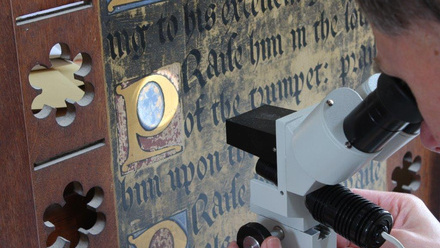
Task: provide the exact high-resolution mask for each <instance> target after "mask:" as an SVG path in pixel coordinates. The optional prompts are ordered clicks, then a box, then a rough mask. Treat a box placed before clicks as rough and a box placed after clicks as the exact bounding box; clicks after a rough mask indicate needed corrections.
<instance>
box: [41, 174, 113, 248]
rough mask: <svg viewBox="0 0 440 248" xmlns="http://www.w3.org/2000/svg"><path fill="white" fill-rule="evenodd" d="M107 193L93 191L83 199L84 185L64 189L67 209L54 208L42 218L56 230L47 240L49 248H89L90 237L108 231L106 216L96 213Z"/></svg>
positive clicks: (69, 186)
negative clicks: (104, 230)
mask: <svg viewBox="0 0 440 248" xmlns="http://www.w3.org/2000/svg"><path fill="white" fill-rule="evenodd" d="M103 196H104V193H103V191H102V189H101V188H100V187H94V188H92V189H90V190H89V191H88V192H87V195H86V196H83V189H82V185H81V184H80V183H79V182H72V183H70V184H69V185H67V186H66V188H65V189H64V193H63V197H64V200H65V204H64V206H61V205H60V204H57V203H55V204H52V205H50V206H49V207H47V208H46V211H45V212H44V215H43V221H44V224H45V225H46V226H47V227H49V228H51V229H54V230H53V231H52V232H51V233H50V234H49V236H48V238H47V240H46V246H47V247H49V248H64V247H69V248H86V247H88V243H89V241H88V235H89V234H91V235H98V234H99V233H101V232H102V230H103V229H104V227H105V215H104V214H103V213H101V212H97V211H96V210H97V208H98V207H99V206H100V205H101V203H102V201H103Z"/></svg>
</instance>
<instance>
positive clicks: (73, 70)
mask: <svg viewBox="0 0 440 248" xmlns="http://www.w3.org/2000/svg"><path fill="white" fill-rule="evenodd" d="M49 58H50V63H51V65H50V66H45V65H36V66H34V68H33V69H32V70H31V72H30V73H29V82H30V84H31V86H32V87H33V88H34V89H35V90H37V91H39V93H40V94H38V95H37V96H36V97H35V98H34V100H33V101H32V105H31V109H32V112H33V113H34V116H35V117H36V118H38V119H45V118H47V117H48V116H49V115H50V113H51V112H52V110H55V111H56V113H55V119H56V121H57V123H58V124H59V125H60V126H63V127H65V126H68V125H70V124H72V122H73V121H74V119H75V117H76V106H80V107H84V106H87V105H89V104H90V103H91V102H92V100H93V98H94V87H93V85H92V84H91V83H89V82H86V81H85V76H86V75H88V74H89V73H90V71H91V58H90V56H89V55H88V54H87V53H80V54H78V55H77V56H75V58H74V59H73V60H71V59H70V49H69V46H68V45H66V44H61V43H58V44H56V45H55V46H53V47H52V49H51V51H50V53H49Z"/></svg>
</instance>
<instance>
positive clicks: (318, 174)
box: [226, 74, 421, 248]
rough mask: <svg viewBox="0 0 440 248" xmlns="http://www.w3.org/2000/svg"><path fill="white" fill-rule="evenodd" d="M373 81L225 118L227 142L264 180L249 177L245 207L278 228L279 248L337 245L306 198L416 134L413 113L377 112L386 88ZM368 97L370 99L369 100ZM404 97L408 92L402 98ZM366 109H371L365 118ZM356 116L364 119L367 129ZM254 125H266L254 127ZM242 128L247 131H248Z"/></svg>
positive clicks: (416, 120)
mask: <svg viewBox="0 0 440 248" xmlns="http://www.w3.org/2000/svg"><path fill="white" fill-rule="evenodd" d="M383 78H385V77H382V80H385V79H383ZM378 80H379V75H378V74H376V75H373V76H372V77H371V78H370V79H369V80H367V81H366V82H365V83H363V84H362V85H361V86H360V87H359V88H358V89H357V90H356V91H355V90H352V89H349V88H338V89H336V90H333V91H332V92H330V93H329V94H328V95H327V96H326V97H325V98H324V99H323V100H322V101H321V102H320V103H318V104H316V105H313V106H310V107H308V108H305V109H303V110H300V111H297V112H293V113H290V112H289V111H284V110H282V109H280V108H278V107H272V106H264V107H262V108H261V109H257V110H253V111H250V112H249V113H246V114H243V116H238V117H234V118H231V119H230V120H229V121H227V123H226V127H227V139H228V143H229V144H232V145H234V146H236V147H238V148H240V149H243V150H245V151H247V152H250V153H252V154H254V155H256V156H257V157H259V158H260V160H259V162H258V163H257V167H256V170H257V173H258V174H260V175H261V176H262V177H264V178H266V179H268V180H258V179H253V180H251V182H250V188H251V190H250V192H251V196H250V207H251V210H252V211H253V212H255V213H257V214H258V215H259V219H258V222H259V223H261V224H263V226H265V227H266V228H267V229H269V230H272V229H273V228H274V227H276V226H277V227H280V228H281V229H282V230H283V232H284V239H283V240H282V244H283V247H291V248H309V247H310V248H335V247H336V233H335V231H333V228H329V227H328V226H326V225H322V224H321V223H319V222H318V221H316V220H315V218H314V217H315V216H313V215H312V214H311V210H310V209H309V206H307V204H306V199H307V196H308V195H309V194H310V193H312V192H315V191H317V190H318V189H321V188H323V187H324V186H326V185H338V184H339V183H341V182H343V181H345V180H347V179H348V178H350V177H351V176H352V175H353V174H354V173H356V172H357V171H358V170H359V169H360V168H362V166H363V165H364V164H366V163H369V162H370V161H372V160H376V161H383V160H385V159H386V158H388V157H389V156H390V155H392V154H393V153H394V152H395V151H397V150H398V149H399V148H400V147H402V146H403V145H404V144H406V143H407V142H409V141H410V140H411V139H413V138H414V137H416V136H417V135H418V125H417V123H419V122H421V116H419V115H420V114H419V113H416V114H415V116H416V117H414V118H410V120H397V119H399V118H400V119H401V117H400V116H398V117H395V116H394V113H392V112H396V111H394V110H393V108H390V109H387V110H382V108H383V106H382V105H383V104H384V103H382V102H381V99H383V98H388V96H387V95H384V94H383V92H384V91H390V89H388V88H386V87H384V86H382V88H383V89H385V90H383V89H382V91H381V92H382V93H381V92H379V93H380V94H379V93H377V94H376V92H375V90H376V86H377V82H378ZM386 80H389V79H388V77H386ZM392 90H394V89H392ZM371 93H375V96H374V97H369V95H370V94H371ZM381 94H382V96H380V95H381ZM387 94H388V93H387ZM407 94H411V93H408V92H405V93H404V94H403V95H407ZM376 95H379V96H376ZM398 97H400V96H398ZM376 98H377V99H376ZM371 99H373V100H371ZM396 99H397V100H398V101H400V98H396ZM404 100H405V99H404ZM404 100H403V101H404ZM410 100H411V101H410V104H414V102H415V101H414V102H413V100H414V99H410ZM376 102H378V104H379V105H380V106H379V107H377V106H376V105H377V103H376ZM375 104H376V105H375ZM399 104H400V103H399ZM364 105H365V106H364ZM403 106H405V104H404V105H403ZM409 106H410V107H412V105H409ZM397 107H398V106H397V105H396V106H395V107H394V108H397ZM364 109H371V110H368V111H369V112H368V113H366V114H365V113H363V111H364ZM416 110H417V111H418V109H417V106H416ZM416 110H415V112H417V111H416ZM388 112H391V113H388ZM273 113H278V114H273ZM358 113H362V114H361V115H366V116H367V117H366V120H367V121H366V124H363V123H362V122H363V121H364V119H362V118H365V117H362V116H360V114H358ZM388 115H393V116H392V117H389V116H388ZM405 118H406V117H404V119H405ZM259 122H262V123H265V122H266V123H270V125H263V126H258V123H259ZM408 123H414V127H415V128H411V130H410V132H408V133H406V132H404V129H405V128H406V127H408V126H411V125H412V124H410V125H409V124H408ZM246 125H247V126H249V125H250V126H251V127H250V129H249V132H248V128H249V127H246ZM347 130H348V131H347ZM347 133H348V134H347ZM364 133H365V134H364ZM370 136H371V137H372V138H371V137H370ZM258 137H261V138H258ZM261 140H263V141H261ZM271 153H272V154H271ZM274 156H275V157H274ZM358 201H359V200H358ZM382 222H383V221H382ZM388 222H389V220H388ZM391 222H392V220H391ZM390 225H391V226H392V223H391V224H390ZM391 226H389V227H387V228H389V229H391ZM387 228H386V229H387ZM389 231H390V230H388V232H389ZM239 245H242V244H239ZM241 247H242V246H241ZM248 247H259V246H253V245H252V246H251V245H249V246H248Z"/></svg>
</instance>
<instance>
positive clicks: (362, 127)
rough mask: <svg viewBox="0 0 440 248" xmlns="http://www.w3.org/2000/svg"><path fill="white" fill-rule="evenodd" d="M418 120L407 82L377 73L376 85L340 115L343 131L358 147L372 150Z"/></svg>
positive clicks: (414, 125)
mask: <svg viewBox="0 0 440 248" xmlns="http://www.w3.org/2000/svg"><path fill="white" fill-rule="evenodd" d="M421 122H422V115H421V114H420V111H419V109H418V107H417V103H416V100H415V97H414V96H413V94H412V92H411V90H410V88H409V87H408V85H407V84H406V83H405V82H404V81H402V80H401V79H398V78H395V77H391V76H388V75H386V74H381V75H380V77H379V78H378V82H377V89H376V90H375V91H373V92H372V93H371V94H370V95H368V96H367V97H366V98H365V100H364V101H363V102H362V103H360V104H359V105H358V106H357V107H356V108H355V109H354V110H353V111H352V112H351V113H350V114H349V115H348V116H347V117H346V118H345V119H344V133H345V135H346V137H347V139H348V141H349V142H350V144H351V145H353V146H354V147H356V148H357V149H358V150H360V151H362V152H366V153H375V152H378V151H380V150H381V149H382V147H383V146H384V145H385V144H386V142H387V141H388V140H389V139H390V138H391V137H393V136H394V134H396V132H398V131H400V130H403V129H405V127H406V126H408V125H411V127H417V125H420V123H421Z"/></svg>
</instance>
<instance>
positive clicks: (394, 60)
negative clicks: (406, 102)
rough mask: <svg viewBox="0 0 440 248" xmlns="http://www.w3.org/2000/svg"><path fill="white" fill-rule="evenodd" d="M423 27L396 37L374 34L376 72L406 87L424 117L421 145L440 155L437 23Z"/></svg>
mask: <svg viewBox="0 0 440 248" xmlns="http://www.w3.org/2000/svg"><path fill="white" fill-rule="evenodd" d="M424 24H426V25H423V26H422V25H418V26H413V27H411V29H409V30H408V32H406V33H405V34H402V35H398V36H389V35H386V34H384V33H382V32H380V31H377V30H374V28H373V32H374V35H375V37H376V45H377V51H378V53H377V63H378V67H379V69H380V70H381V71H382V72H384V73H386V74H388V75H390V76H394V77H398V78H400V79H402V80H404V81H405V82H406V83H407V84H408V85H409V87H410V88H411V90H412V92H413V94H414V96H415V97H416V100H417V104H418V107H419V109H420V111H421V113H422V116H423V118H424V122H423V123H422V128H421V133H420V136H421V139H422V143H423V145H425V146H426V147H427V148H428V149H430V150H432V151H435V152H438V153H440V55H439V53H440V23H431V22H424Z"/></svg>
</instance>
